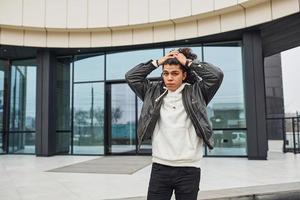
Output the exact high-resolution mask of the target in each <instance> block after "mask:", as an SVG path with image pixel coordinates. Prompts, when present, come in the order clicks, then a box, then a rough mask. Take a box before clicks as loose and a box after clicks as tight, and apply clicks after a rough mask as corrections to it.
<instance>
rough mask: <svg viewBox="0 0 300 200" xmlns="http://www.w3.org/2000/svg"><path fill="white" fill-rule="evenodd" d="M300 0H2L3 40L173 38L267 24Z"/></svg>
mask: <svg viewBox="0 0 300 200" xmlns="http://www.w3.org/2000/svg"><path fill="white" fill-rule="evenodd" d="M299 2H300V0H185V1H182V0H0V44H8V45H19V46H37V47H101V46H120V45H134V44H146V43H155V42H164V41H174V40H180V39H187V38H195V37H200V36H206V35H211V34H215V33H221V32H226V31H231V30H236V29H242V28H246V27H250V26H253V25H257V24H261V23H264V22H269V21H271V20H274V19H278V18H280V17H284V16H287V15H290V14H294V13H297V12H299V7H300V3H299Z"/></svg>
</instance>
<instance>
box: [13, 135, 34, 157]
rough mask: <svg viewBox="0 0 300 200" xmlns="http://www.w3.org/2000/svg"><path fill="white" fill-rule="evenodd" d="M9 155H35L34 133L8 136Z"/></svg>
mask: <svg viewBox="0 0 300 200" xmlns="http://www.w3.org/2000/svg"><path fill="white" fill-rule="evenodd" d="M9 152H10V153H35V132H32V133H28V132H18V133H14V132H13V133H10V134H9Z"/></svg>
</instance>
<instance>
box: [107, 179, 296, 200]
mask: <svg viewBox="0 0 300 200" xmlns="http://www.w3.org/2000/svg"><path fill="white" fill-rule="evenodd" d="M146 199H147V197H145V196H144V197H131V198H123V199H118V200H146ZM173 199H174V197H173ZM198 199H199V200H300V182H292V183H281V184H272V185H259V186H251V187H241V188H232V189H222V190H208V191H200V192H199V195H198ZM111 200H112V199H111ZM114 200H117V199H114Z"/></svg>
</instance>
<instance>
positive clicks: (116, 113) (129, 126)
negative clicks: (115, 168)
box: [111, 84, 136, 153]
mask: <svg viewBox="0 0 300 200" xmlns="http://www.w3.org/2000/svg"><path fill="white" fill-rule="evenodd" d="M135 116H136V109H135V94H134V93H133V92H132V91H131V89H130V88H129V86H128V85H127V84H113V85H111V153H121V152H130V151H132V152H133V153H135V149H136V146H135V144H136V136H135V133H136V119H135Z"/></svg>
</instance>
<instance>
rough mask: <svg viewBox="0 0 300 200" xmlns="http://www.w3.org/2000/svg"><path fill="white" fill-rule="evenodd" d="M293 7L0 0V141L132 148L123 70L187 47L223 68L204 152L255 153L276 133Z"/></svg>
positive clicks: (292, 1) (133, 108)
mask: <svg viewBox="0 0 300 200" xmlns="http://www.w3.org/2000/svg"><path fill="white" fill-rule="evenodd" d="M299 11H300V1H299V0H205V1H204V0H203V1H200V0H186V1H182V0H0V45H1V46H0V103H1V106H0V108H1V114H0V122H1V123H0V126H1V136H0V147H1V150H0V152H1V153H17V154H23V153H29V154H36V155H38V156H50V155H56V154H84V155H92V154H93V155H94V154H97V155H109V154H137V152H136V149H137V143H136V141H137V140H136V126H137V119H138V116H139V111H140V108H141V104H142V103H141V101H140V100H139V99H138V98H137V97H136V96H135V95H134V94H133V93H132V92H131V90H130V89H129V87H128V86H127V84H126V83H125V80H124V74H125V72H126V71H127V70H128V69H130V68H131V67H133V66H135V65H136V64H138V63H140V62H145V61H147V60H149V59H156V58H159V57H161V56H163V55H164V54H165V53H166V52H168V51H170V50H171V49H173V48H178V47H180V46H189V47H191V48H192V49H193V51H194V52H195V53H197V55H198V57H199V59H200V60H203V61H207V62H211V63H213V64H215V65H217V66H219V67H220V68H222V69H223V71H224V73H225V77H224V82H223V85H222V86H221V88H220V90H219V91H218V93H217V95H216V97H215V98H214V99H213V101H212V102H211V103H210V104H209V105H208V108H207V111H208V113H209V117H210V119H211V122H212V124H213V127H214V130H215V134H214V140H215V149H214V150H213V151H208V150H207V149H206V150H205V154H206V155H207V156H246V157H248V158H249V159H266V158H267V151H268V140H269V139H273V140H274V139H275V140H279V139H282V138H281V137H282V136H281V135H280V132H278V130H277V129H276V125H277V123H276V122H271V121H270V120H268V118H270V117H274V116H282V115H283V113H284V108H283V95H282V80H281V78H280V77H281V65H280V56H279V53H280V52H281V51H284V50H287V49H290V48H293V47H296V46H299V45H300V36H299V35H300V13H299ZM159 77H160V71H159V70H156V71H154V72H153V74H151V75H150V78H151V79H153V80H156V79H157V78H159ZM274 127H275V128H274ZM150 152H151V143H150V141H147V142H146V143H145V144H144V145H143V146H142V151H141V154H149V153H150Z"/></svg>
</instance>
